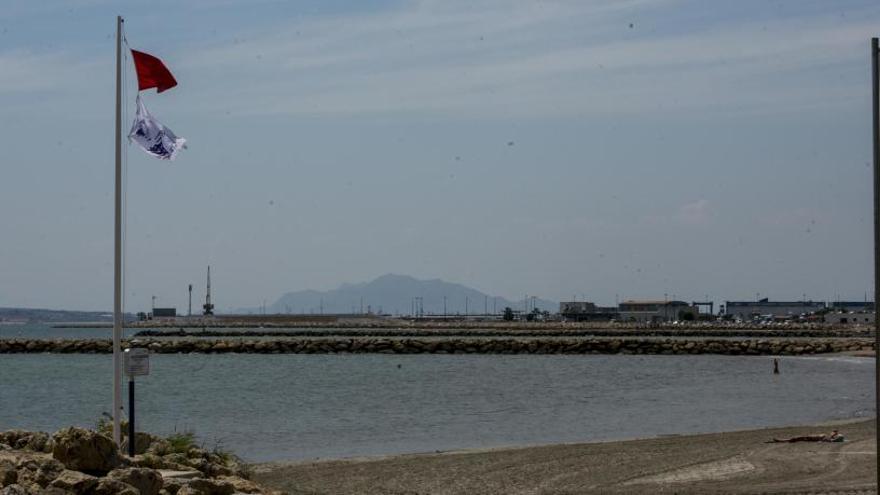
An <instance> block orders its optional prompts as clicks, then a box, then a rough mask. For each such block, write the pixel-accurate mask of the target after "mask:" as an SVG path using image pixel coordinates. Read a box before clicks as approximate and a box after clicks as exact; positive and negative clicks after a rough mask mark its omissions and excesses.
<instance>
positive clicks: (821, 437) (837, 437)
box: [768, 430, 845, 443]
mask: <svg viewBox="0 0 880 495" xmlns="http://www.w3.org/2000/svg"><path fill="white" fill-rule="evenodd" d="M844 440H845V438H844V437H843V435H841V434H840V432H838V431H837V430H832V431H831V433H819V434H816V435H803V436H799V437H791V438H774V439H773V440H770V441H769V442H768V443H794V442H842V441H844Z"/></svg>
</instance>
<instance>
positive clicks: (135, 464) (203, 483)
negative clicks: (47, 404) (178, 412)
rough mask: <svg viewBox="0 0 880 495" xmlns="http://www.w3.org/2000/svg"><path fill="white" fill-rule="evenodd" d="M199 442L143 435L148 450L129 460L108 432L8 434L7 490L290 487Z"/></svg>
mask: <svg viewBox="0 0 880 495" xmlns="http://www.w3.org/2000/svg"><path fill="white" fill-rule="evenodd" d="M192 440H193V437H192V435H189V436H183V437H182V440H181V438H180V437H179V438H177V439H175V441H169V440H168V439H162V438H159V437H155V436H151V435H143V436H139V437H138V438H137V441H138V444H140V445H138V447H140V448H141V449H142V450H143V451H144V453H143V454H142V455H137V456H135V457H134V458H128V457H125V456H123V455H122V454H121V453H120V452H119V450H118V449H117V448H116V445H115V444H114V443H113V441H112V440H111V439H110V438H108V437H107V436H106V435H105V434H103V433H102V432H100V431H99V432H96V431H92V430H87V429H83V428H75V427H71V428H65V429H62V430H59V431H58V432H57V433H55V434H54V435H52V436H49V435H48V434H46V433H42V432H36V433H35V432H27V431H22V430H10V431H6V432H0V442H2V443H0V445H3V446H4V447H3V448H0V495H35V494H47V495H52V494H55V495H111V494H114V495H120V494H121V495H232V494H233V493H265V494H279V493H282V492H278V491H273V490H267V489H265V488H264V487H262V486H260V485H259V484H257V483H254V482H253V481H250V480H249V479H247V478H248V471H247V468H246V466H245V465H244V464H242V463H241V462H240V461H239V460H238V459H237V458H236V457H235V456H233V455H231V454H228V453H222V452H209V451H206V450H204V449H199V448H195V447H193V446H192V445H191V443H192ZM46 451H49V452H46ZM50 452H51V453H50ZM163 469H174V470H175V471H165V472H166V473H167V474H168V477H167V478H166V477H163V475H162V473H163V471H160V470H163Z"/></svg>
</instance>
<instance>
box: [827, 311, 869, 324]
mask: <svg viewBox="0 0 880 495" xmlns="http://www.w3.org/2000/svg"><path fill="white" fill-rule="evenodd" d="M824 318H825V323H831V324H833V325H852V324H857V325H873V324H874V312H873V311H870V312H867V311H859V312H856V313H847V312H832V313H826V314H825V316H824Z"/></svg>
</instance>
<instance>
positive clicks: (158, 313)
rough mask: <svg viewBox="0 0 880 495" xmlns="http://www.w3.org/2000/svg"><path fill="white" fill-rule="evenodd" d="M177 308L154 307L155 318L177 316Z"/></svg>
mask: <svg viewBox="0 0 880 495" xmlns="http://www.w3.org/2000/svg"><path fill="white" fill-rule="evenodd" d="M176 317H177V308H153V318H176Z"/></svg>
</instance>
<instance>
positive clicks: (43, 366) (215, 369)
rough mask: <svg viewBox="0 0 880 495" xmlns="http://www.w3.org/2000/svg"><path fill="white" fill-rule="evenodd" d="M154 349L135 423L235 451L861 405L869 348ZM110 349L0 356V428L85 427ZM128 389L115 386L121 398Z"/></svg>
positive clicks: (635, 432) (338, 447)
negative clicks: (741, 351)
mask: <svg viewBox="0 0 880 495" xmlns="http://www.w3.org/2000/svg"><path fill="white" fill-rule="evenodd" d="M772 359H773V358H772V357H767V356H748V357H747V356H716V355H695V356H690V355H687V356H624V355H384V354H382V355H367V354H356V355H346V354H340V355H299V354H274V355H273V354H269V355H265V354H262V355H257V354H214V355H204V354H171V355H169V354H159V355H153V356H151V374H150V375H149V376H147V377H143V378H139V379H138V381H137V384H136V391H137V411H136V413H137V414H136V416H137V420H138V428H139V429H140V430H143V431H150V432H155V433H159V434H168V433H172V432H174V431H187V430H192V431H194V432H195V433H196V435H197V436H198V439H199V442H200V443H201V444H202V445H203V446H204V447H206V448H214V447H217V446H219V447H222V448H225V449H229V450H232V451H234V452H236V453H238V454H239V455H241V456H242V457H244V458H245V459H246V460H249V461H269V460H304V459H315V458H340V457H350V456H361V455H379V454H398V453H409V452H433V451H438V450H451V449H466V448H485V447H501V446H515V445H534V444H546V443H557V442H584V441H596V440H616V439H625V438H635V437H648V436H656V435H667V434H685V433H698V432H715V431H727V430H735V429H745V428H757V427H768V426H783V425H797V424H810V423H817V422H822V421H827V420H832V419H849V418H860V417H871V416H873V415H874V385H873V384H874V364H873V363H874V362H873V359H865V358H854V357H841V356H826V357H821V356H820V357H783V358H780V369H781V373H780V374H779V375H774V374H773V373H772V369H773V361H772ZM111 403H112V358H111V356H110V355H107V354H104V355H78V354H5V355H0V430H5V429H10V428H24V429H32V430H45V431H50V432H51V431H55V430H56V429H58V428H61V427H64V426H68V425H81V426H94V425H95V423H96V422H97V420H98V419H99V418H100V417H101V416H102V414H103V413H106V412H109V411H110V409H111ZM126 403H127V401H126Z"/></svg>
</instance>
